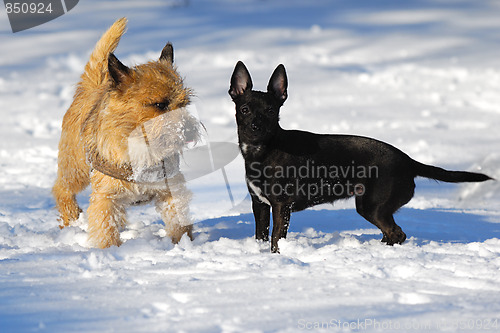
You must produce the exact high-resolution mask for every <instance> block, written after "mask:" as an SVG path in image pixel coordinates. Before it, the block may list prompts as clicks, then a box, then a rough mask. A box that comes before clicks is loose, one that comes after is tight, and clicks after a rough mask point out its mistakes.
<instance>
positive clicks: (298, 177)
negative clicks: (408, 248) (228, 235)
mask: <svg viewBox="0 0 500 333" xmlns="http://www.w3.org/2000/svg"><path fill="white" fill-rule="evenodd" d="M252 86H253V85H252V79H251V77H250V73H249V72H248V70H247V68H246V67H245V65H244V64H243V63H242V62H238V63H237V64H236V67H235V69H234V72H233V75H232V77H231V86H230V89H229V94H230V95H231V97H232V99H233V101H234V103H235V104H236V122H237V126H238V139H239V146H240V149H241V153H242V155H243V157H244V159H245V171H246V181H247V185H248V190H249V192H250V195H251V197H252V209H253V213H254V216H255V225H256V227H255V236H256V238H257V239H260V240H268V238H269V225H270V208H271V210H272V216H273V231H272V239H271V251H272V252H278V251H279V250H278V241H279V239H280V238H284V237H286V233H287V230H288V225H289V222H290V214H291V212H294V211H299V210H303V209H305V208H308V207H311V206H314V205H317V204H321V203H325V202H333V201H335V200H338V199H343V198H349V197H355V201H356V210H357V212H358V213H359V214H360V215H361V216H363V217H364V218H365V219H366V220H368V221H369V222H371V223H373V224H374V225H376V226H377V227H378V228H379V229H380V230H381V231H382V233H383V238H382V241H383V242H385V243H387V244H388V245H393V244H395V243H399V244H401V243H403V242H404V241H405V239H406V235H405V233H404V232H403V231H402V230H401V228H400V227H399V226H398V225H397V224H396V223H395V222H394V218H393V214H394V213H395V212H396V211H397V210H398V209H399V208H400V207H401V206H403V205H405V204H406V203H407V202H408V201H410V199H411V198H412V197H413V194H414V189H415V182H414V178H415V177H416V176H422V177H427V178H432V179H436V180H440V181H445V182H481V181H485V180H488V179H491V178H490V177H488V176H486V175H483V174H479V173H471V172H465V171H447V170H444V169H441V168H438V167H434V166H430V165H425V164H422V163H419V162H417V161H415V160H413V159H411V158H410V157H409V156H408V155H406V154H405V153H403V152H402V151H400V150H399V149H397V148H395V147H393V146H391V145H389V144H387V143H384V142H381V141H378V140H375V139H371V138H366V137H361V136H352V135H326V134H315V133H310V132H305V131H295V130H293V131H291V130H284V129H282V128H281V127H280V125H279V123H278V120H279V111H280V107H281V106H282V105H283V103H284V102H285V100H286V98H287V87H288V81H287V76H286V72H285V67H284V66H283V65H279V66H278V67H277V68H276V69H275V71H274V73H273V74H272V76H271V79H270V80H269V84H268V86H267V92H260V91H253V90H252Z"/></svg>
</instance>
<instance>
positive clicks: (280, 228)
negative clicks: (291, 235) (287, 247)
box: [271, 204, 291, 253]
mask: <svg viewBox="0 0 500 333" xmlns="http://www.w3.org/2000/svg"><path fill="white" fill-rule="evenodd" d="M272 209H273V234H272V238H271V252H272V253H279V252H280V250H279V248H278V241H279V240H280V239H281V238H286V233H287V231H288V225H289V224H290V213H291V211H290V207H289V206H287V205H284V204H275V205H273V208H272Z"/></svg>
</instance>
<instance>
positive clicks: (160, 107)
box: [153, 102, 168, 111]
mask: <svg viewBox="0 0 500 333" xmlns="http://www.w3.org/2000/svg"><path fill="white" fill-rule="evenodd" d="M153 106H154V107H155V108H157V109H158V110H160V111H165V110H167V109H168V103H166V102H161V103H155V104H153Z"/></svg>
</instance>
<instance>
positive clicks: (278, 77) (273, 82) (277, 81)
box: [267, 64, 288, 104]
mask: <svg viewBox="0 0 500 333" xmlns="http://www.w3.org/2000/svg"><path fill="white" fill-rule="evenodd" d="M287 88H288V79H287V77H286V71H285V66H283V65H282V64H280V65H279V66H278V67H276V69H275V70H274V72H273V75H271V78H270V79H269V83H268V85H267V92H269V93H271V94H273V95H274V96H275V97H276V98H277V99H278V101H280V103H281V104H283V103H284V102H285V100H286V99H287V97H288V93H287Z"/></svg>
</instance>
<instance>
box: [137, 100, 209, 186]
mask: <svg viewBox="0 0 500 333" xmlns="http://www.w3.org/2000/svg"><path fill="white" fill-rule="evenodd" d="M199 140H200V122H199V121H198V120H197V119H196V118H195V117H193V116H192V115H191V114H190V113H189V112H188V110H187V108H186V107H183V108H179V109H175V110H172V111H168V112H166V113H163V114H161V115H159V116H157V117H155V118H153V119H151V120H149V121H147V122H144V123H142V124H141V125H139V126H137V127H136V128H135V129H134V130H133V131H132V132H131V133H130V135H129V137H128V155H129V161H130V165H131V166H132V170H133V175H132V180H134V181H137V182H154V181H158V180H161V179H163V178H169V177H173V176H175V175H176V174H177V173H178V172H179V156H180V154H181V153H182V150H183V149H184V148H186V147H188V146H189V145H190V144H192V143H196V142H198V141H199Z"/></svg>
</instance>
